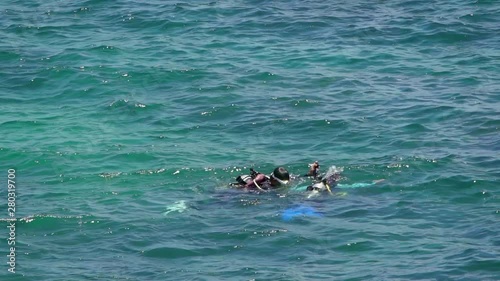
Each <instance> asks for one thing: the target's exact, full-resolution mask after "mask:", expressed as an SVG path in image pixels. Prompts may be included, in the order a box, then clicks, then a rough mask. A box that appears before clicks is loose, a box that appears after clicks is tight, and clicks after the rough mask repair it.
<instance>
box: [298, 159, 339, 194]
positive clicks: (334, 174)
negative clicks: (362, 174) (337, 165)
mask: <svg viewBox="0 0 500 281" xmlns="http://www.w3.org/2000/svg"><path fill="white" fill-rule="evenodd" d="M305 176H307V177H312V178H313V180H314V183H313V184H312V185H309V186H307V189H306V190H307V191H317V192H323V191H328V192H329V193H332V188H334V187H335V186H337V181H338V180H339V179H340V172H339V171H336V170H331V169H329V170H328V172H327V173H326V174H325V175H320V172H319V163H318V161H314V163H312V164H309V172H307V174H306V175H305Z"/></svg>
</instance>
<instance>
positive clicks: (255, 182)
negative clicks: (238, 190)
mask: <svg viewBox="0 0 500 281" xmlns="http://www.w3.org/2000/svg"><path fill="white" fill-rule="evenodd" d="M264 181H266V175H264V174H257V176H256V177H255V178H254V179H250V180H248V181H247V184H245V187H246V188H254V187H255V188H257V189H260V190H262V188H261V187H260V185H261V184H262V183H263V182H264Z"/></svg>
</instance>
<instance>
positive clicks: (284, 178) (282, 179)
mask: <svg viewBox="0 0 500 281" xmlns="http://www.w3.org/2000/svg"><path fill="white" fill-rule="evenodd" d="M289 180H290V174H289V173H288V171H287V170H286V169H285V168H283V167H278V168H276V169H274V171H273V173H272V174H271V184H272V185H273V186H280V185H286V184H288V181H289Z"/></svg>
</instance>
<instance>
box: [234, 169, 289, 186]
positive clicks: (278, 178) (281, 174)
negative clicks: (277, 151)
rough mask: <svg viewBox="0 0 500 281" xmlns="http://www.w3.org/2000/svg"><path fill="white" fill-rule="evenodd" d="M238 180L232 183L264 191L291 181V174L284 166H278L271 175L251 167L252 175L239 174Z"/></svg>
mask: <svg viewBox="0 0 500 281" xmlns="http://www.w3.org/2000/svg"><path fill="white" fill-rule="evenodd" d="M236 181H237V182H235V183H232V184H231V185H232V186H235V187H239V188H247V189H254V190H259V191H264V190H269V189H276V188H279V187H283V186H286V185H287V184H288V182H289V181H290V174H289V173H288V171H287V170H286V169H285V168H283V167H277V168H276V169H274V171H273V172H272V173H271V174H270V175H269V176H267V175H265V174H262V173H259V172H256V171H255V170H254V169H252V168H250V175H241V176H238V177H237V178H236Z"/></svg>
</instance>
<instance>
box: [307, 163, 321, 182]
mask: <svg viewBox="0 0 500 281" xmlns="http://www.w3.org/2000/svg"><path fill="white" fill-rule="evenodd" d="M318 171H319V163H318V161H314V163H312V164H309V172H307V176H309V177H314V178H316V177H317V176H318Z"/></svg>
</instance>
